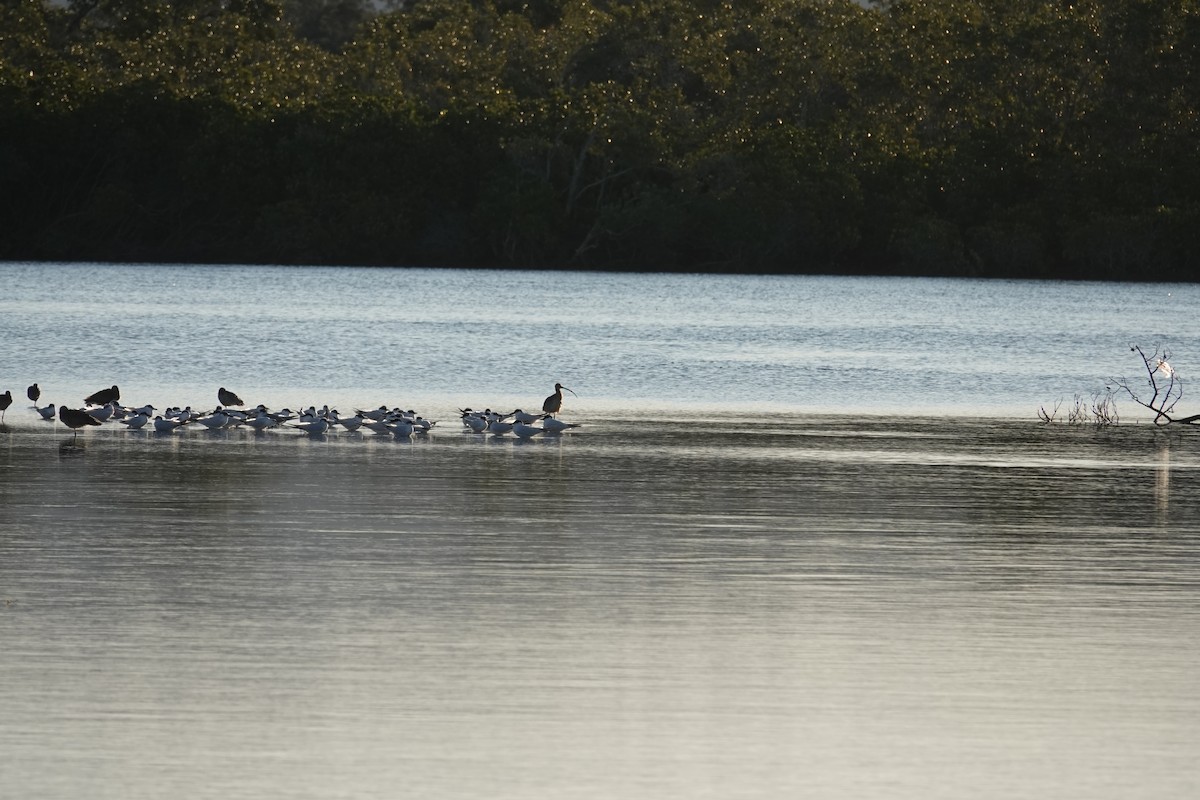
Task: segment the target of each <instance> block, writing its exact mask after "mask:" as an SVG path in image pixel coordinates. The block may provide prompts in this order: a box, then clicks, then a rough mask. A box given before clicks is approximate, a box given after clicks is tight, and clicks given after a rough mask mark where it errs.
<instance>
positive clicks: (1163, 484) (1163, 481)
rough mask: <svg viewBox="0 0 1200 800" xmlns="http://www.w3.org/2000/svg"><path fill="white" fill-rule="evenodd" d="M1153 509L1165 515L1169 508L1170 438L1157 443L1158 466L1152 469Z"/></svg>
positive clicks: (1163, 438)
mask: <svg viewBox="0 0 1200 800" xmlns="http://www.w3.org/2000/svg"><path fill="white" fill-rule="evenodd" d="M1154 510H1155V511H1157V512H1158V513H1159V515H1160V516H1164V517H1165V516H1166V514H1167V512H1169V511H1170V510H1171V440H1170V439H1168V438H1167V437H1165V436H1164V437H1162V439H1161V441H1159V443H1158V466H1157V467H1156V468H1155V470H1154Z"/></svg>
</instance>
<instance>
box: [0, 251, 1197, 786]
mask: <svg viewBox="0 0 1200 800" xmlns="http://www.w3.org/2000/svg"><path fill="white" fill-rule="evenodd" d="M0 285H2V286H3V287H4V289H3V292H2V293H0V391H2V390H3V389H6V388H11V389H12V390H13V394H14V396H15V397H16V398H17V399H16V400H15V401H14V403H13V406H12V407H11V408H10V409H8V411H7V412H6V415H5V424H4V427H3V429H2V430H0V787H3V789H4V791H3V794H4V795H5V796H9V795H11V796H14V797H15V796H22V797H39V798H68V797H70V798H76V797H95V798H152V797H153V798H158V797H163V796H179V797H195V798H258V797H264V796H268V797H281V798H328V797H346V798H373V797H392V796H402V797H439V798H475V797H489V798H493V797H494V798H542V797H547V798H548V797H555V798H558V797H579V798H610V797H637V798H704V797H712V798H775V797H782V796H800V797H822V798H824V797H835V798H840V797H855V798H893V797H901V798H909V797H912V798H958V797H965V796H969V797H997V798H999V797H1005V798H1007V797H1014V796H1030V797H1035V796H1041V797H1060V798H1137V797H1145V798H1151V797H1153V798H1159V797H1182V796H1188V795H1190V794H1192V793H1194V791H1195V789H1196V785H1197V782H1198V781H1200V771H1198V770H1197V767H1196V764H1197V763H1200V758H1198V757H1200V746H1198V745H1197V744H1196V742H1197V740H1198V736H1197V734H1200V681H1198V680H1197V670H1196V666H1195V665H1196V664H1197V663H1198V657H1200V636H1198V635H1197V634H1198V633H1200V558H1198V555H1197V552H1198V551H1197V546H1198V545H1200V500H1198V498H1200V493H1198V491H1197V489H1198V488H1200V487H1198V485H1197V484H1198V482H1200V481H1198V479H1200V472H1198V471H1197V470H1198V467H1200V458H1198V457H1197V453H1198V447H1200V439H1198V438H1197V437H1198V435H1200V434H1197V433H1195V432H1193V431H1191V430H1188V429H1181V430H1172V429H1161V428H1156V427H1155V426H1154V425H1152V424H1149V420H1148V419H1146V418H1145V416H1144V415H1139V414H1138V413H1137V410H1136V409H1135V408H1133V407H1131V406H1130V405H1129V404H1125V405H1124V406H1122V407H1121V408H1120V410H1121V414H1122V421H1121V424H1120V425H1117V426H1115V427H1103V428H1097V427H1093V426H1090V425H1079V426H1069V425H1065V424H1056V425H1042V424H1040V423H1039V422H1038V420H1037V416H1036V410H1037V408H1038V407H1039V406H1041V405H1045V404H1050V403H1053V402H1054V401H1055V400H1056V399H1058V398H1061V397H1068V398H1069V397H1071V396H1072V395H1074V394H1077V393H1082V394H1090V393H1091V392H1093V391H1096V390H1097V389H1099V388H1102V387H1103V386H1104V384H1105V383H1106V382H1109V381H1110V380H1111V379H1112V378H1113V377H1114V376H1128V377H1129V378H1130V379H1131V380H1134V379H1138V378H1139V375H1138V368H1139V367H1140V364H1139V363H1138V362H1137V361H1136V359H1135V360H1133V361H1131V360H1130V356H1131V354H1130V353H1129V350H1128V347H1129V345H1130V344H1133V343H1137V344H1142V345H1143V346H1148V347H1149V348H1150V349H1153V348H1154V347H1155V346H1158V345H1164V346H1169V347H1170V349H1171V350H1172V351H1173V354H1174V356H1173V361H1174V364H1175V366H1176V368H1177V369H1178V370H1179V371H1180V374H1182V375H1184V376H1185V379H1186V376H1187V375H1188V372H1189V368H1190V367H1189V365H1190V364H1191V363H1196V361H1197V359H1200V324H1198V323H1197V321H1196V320H1197V315H1196V314H1195V310H1196V309H1197V307H1198V306H1197V300H1200V291H1198V289H1197V288H1196V287H1193V286H1187V285H1164V284H1146V285H1138V286H1127V285H1111V284H1109V285H1106V284H1058V283H1045V284H1043V283H1032V282H984V281H938V280H915V279H913V280H907V279H901V280H893V279H869V278H860V279H850V278H833V277H824V278H821V277H817V278H769V277H728V276H686V275H685V276H679V275H675V276H672V275H624V276H609V275H598V274H590V273H579V274H570V273H567V274H555V275H541V274H534V273H492V272H472V271H444V272H443V271H426V270H353V269H347V270H327V269H296V268H288V269H284V268H264V267H253V268H251V267H178V266H149V265H137V266H112V265H108V266H98V265H81V264H59V265H53V264H45V265H29V264H7V265H0ZM34 381H38V382H39V384H40V386H41V387H42V389H43V392H44V395H43V398H42V401H41V402H42V403H45V402H64V401H65V402H68V403H69V404H73V405H77V404H78V403H79V401H80V400H81V399H82V397H83V396H84V395H85V394H88V393H90V392H91V391H94V390H96V389H99V388H102V387H104V386H108V385H111V384H112V383H119V384H120V386H121V389H122V399H123V400H125V401H126V402H130V403H141V402H152V403H154V404H155V405H158V406H160V407H163V406H166V405H174V404H180V405H182V404H192V405H195V406H196V407H202V406H208V407H211V406H212V405H213V404H214V403H215V390H216V386H218V385H224V386H228V387H230V388H233V389H235V390H236V391H238V392H239V393H240V394H241V395H242V396H243V398H245V399H246V400H247V401H248V402H251V403H256V402H264V403H267V404H269V405H272V406H282V405H291V406H292V407H293V408H295V407H299V406H303V405H308V404H310V403H315V404H317V405H320V404H321V403H329V404H331V405H338V406H340V407H342V408H343V409H345V408H352V407H354V406H359V407H364V406H366V405H371V406H377V405H380V404H387V405H395V404H399V405H403V406H404V407H410V406H414V407H416V409H417V410H418V411H422V412H423V413H425V414H426V415H427V416H429V417H431V418H437V419H439V424H438V426H437V427H436V428H435V429H434V430H433V432H432V433H430V434H429V435H426V436H418V437H414V438H413V439H411V440H400V441H397V440H395V439H392V438H390V437H376V436H373V435H370V434H368V435H360V434H339V435H327V436H322V437H310V436H307V435H304V434H302V433H300V432H298V431H271V432H267V433H264V434H254V433H251V432H248V431H244V430H230V431H221V432H209V431H200V430H186V431H184V432H181V433H179V434H176V435H169V436H162V435H156V434H152V433H138V432H131V431H126V430H123V429H119V428H118V427H117V426H113V425H111V424H109V425H105V426H103V427H101V428H92V429H88V430H85V431H83V432H81V433H80V434H79V436H78V439H77V440H75V439H74V437H72V435H71V434H70V432H68V431H67V430H66V429H65V428H64V427H63V426H61V425H58V424H54V423H47V422H43V421H41V420H40V419H39V418H37V416H36V415H35V414H34V412H33V411H32V409H31V408H30V405H31V404H30V403H29V402H28V401H26V400H25V398H24V387H25V386H26V385H28V384H29V383H32V382H34ZM555 381H561V382H562V383H564V384H566V385H568V386H570V387H571V388H573V389H575V391H576V393H577V395H578V396H572V395H567V406H566V408H565V409H564V412H563V417H564V419H569V420H571V421H575V422H578V423H581V425H582V427H580V428H578V429H575V430H572V431H570V432H568V433H566V434H563V435H560V436H557V437H551V438H543V437H538V438H535V439H532V440H530V441H528V442H519V441H514V440H512V439H511V438H509V437H500V438H498V437H485V436H476V435H472V434H467V433H464V432H462V428H461V426H460V425H459V424H458V422H457V419H456V411H455V409H457V408H459V407H462V406H466V405H471V406H475V407H479V406H482V405H490V406H492V407H497V408H501V407H503V408H506V409H507V408H508V407H509V406H514V407H515V406H516V405H526V406H537V405H538V404H539V403H540V401H541V398H542V397H543V396H544V395H545V394H547V393H548V392H549V390H550V388H551V387H552V385H553V383H554V382H555ZM1188 399H1189V398H1187V397H1185V403H1186V401H1187V400H1188Z"/></svg>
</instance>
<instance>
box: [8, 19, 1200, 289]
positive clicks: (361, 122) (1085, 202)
mask: <svg viewBox="0 0 1200 800" xmlns="http://www.w3.org/2000/svg"><path fill="white" fill-rule="evenodd" d="M1198 60H1200V0H1129V1H1128V2H1122V3H1110V2H1105V1H1104V0H1082V2H1072V3H1063V2H1048V1H1045V2H1038V1H1036V0H1003V1H1001V0H892V2H886V3H878V4H874V5H870V6H864V5H862V4H860V3H856V2H852V0H748V1H747V2H738V3H733V2H719V0H700V2H695V1H688V0H574V1H564V0H527V1H518V0H409V1H408V2H395V1H393V2H370V0H289V1H288V2H282V1H281V0H184V1H183V2H172V3H163V2H159V0H71V2H68V3H66V4H61V3H59V4H51V3H43V2H41V0H6V1H5V2H4V3H2V4H0V131H3V139H4V143H5V146H4V147H3V148H0V190H2V194H0V204H3V206H2V213H3V219H4V220H5V225H4V226H3V227H2V228H0V258H4V259H87V260H158V261H218V262H223V261H240V262H266V263H333V264H337V263H345V264H433V265H440V264H444V265H455V266H465V265H491V266H521V267H548V268H608V269H670V270H722V271H759V272H799V273H804V272H831V271H832V272H875V273H907V274H942V275H986V276H1021V277H1067V278H1097V279H1130V280H1187V281H1190V280H1195V279H1196V278H1197V270H1196V255H1195V254H1196V253H1198V252H1200V241H1198V239H1200V158H1197V157H1196V155H1195V152H1196V145H1195V143H1196V142H1197V141H1198V140H1200V135H1198V134H1200V111H1198V109H1200V96H1198V95H1200V71H1198V68H1200V64H1198Z"/></svg>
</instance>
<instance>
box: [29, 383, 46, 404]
mask: <svg viewBox="0 0 1200 800" xmlns="http://www.w3.org/2000/svg"><path fill="white" fill-rule="evenodd" d="M25 396H26V397H28V398H29V402H31V403H33V405H34V408H36V407H37V401H38V398H39V397H41V396H42V390H41V389H39V388H38V385H37V384H36V383H35V384H33V385H32V386H30V387H29V388H28V389H26V390H25Z"/></svg>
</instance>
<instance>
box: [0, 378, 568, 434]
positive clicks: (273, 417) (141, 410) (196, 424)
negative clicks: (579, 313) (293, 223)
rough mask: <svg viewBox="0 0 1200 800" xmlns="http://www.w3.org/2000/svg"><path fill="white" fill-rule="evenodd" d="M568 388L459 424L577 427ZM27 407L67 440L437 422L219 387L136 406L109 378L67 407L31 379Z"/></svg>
mask: <svg viewBox="0 0 1200 800" xmlns="http://www.w3.org/2000/svg"><path fill="white" fill-rule="evenodd" d="M564 390H565V391H568V392H571V394H575V393H574V392H573V391H571V390H570V389H568V388H567V387H565V386H563V385H562V384H560V383H556V384H554V394H552V395H550V396H549V397H547V398H546V399H545V401H543V403H542V411H541V413H536V414H535V413H528V412H525V411H523V410H521V409H516V410H515V411H510V412H507V413H504V412H498V411H493V410H492V409H490V408H489V409H484V410H483V411H474V410H472V409H469V408H463V409H459V415H460V419H461V421H462V430H463V431H464V432H465V433H472V434H482V435H491V436H500V437H502V436H506V435H508V434H512V435H513V436H515V437H517V438H518V439H530V438H532V437H534V436H537V435H539V434H551V435H552V434H559V433H562V432H564V431H569V430H573V429H575V428H578V427H581V426H580V424H579V423H574V422H564V421H563V420H561V419H559V418H558V414H559V412H560V411H561V410H562V405H563V396H562V393H563V391H564ZM26 396H28V397H29V399H30V401H32V403H33V409H34V410H35V411H36V412H37V414H38V415H39V416H40V417H41V419H42V420H44V421H46V422H55V421H58V422H61V423H63V424H64V425H66V426H67V427H68V428H70V429H71V430H72V431H73V437H72V441H74V440H75V438H77V437H78V435H79V431H80V430H81V429H83V428H87V427H94V426H101V425H105V424H109V423H112V424H118V425H123V426H125V427H126V428H127V429H128V430H132V431H140V430H144V429H152V430H153V431H154V432H155V433H159V434H167V435H169V434H173V433H176V432H179V431H181V430H184V429H205V430H209V431H218V430H226V429H229V428H250V429H252V430H254V431H258V432H264V431H270V430H296V431H300V432H301V433H304V434H307V435H310V436H321V435H324V434H326V433H333V432H337V431H342V432H347V433H355V432H358V433H363V432H370V433H373V434H376V435H380V436H392V437H394V438H397V439H408V438H411V437H413V436H419V435H422V434H428V433H429V432H430V431H432V430H433V428H434V427H435V426H436V425H437V424H438V423H437V421H435V420H429V419H426V418H425V417H423V416H421V415H420V414H418V413H416V412H415V411H413V410H412V409H408V410H404V409H401V408H389V407H388V406H387V405H381V406H379V407H378V408H375V409H369V410H363V409H355V411H354V414H353V415H352V416H342V415H341V414H339V413H338V411H337V409H335V408H330V407H329V406H328V405H325V406H322V407H321V408H317V407H315V406H310V407H308V408H307V409H304V410H302V411H293V410H291V409H289V408H281V409H276V410H273V409H270V408H268V407H267V406H265V405H261V404H260V405H257V406H253V407H251V408H246V407H245V404H244V403H243V402H242V399H241V398H240V397H239V396H238V395H237V394H235V393H234V392H231V391H229V390H228V389H226V388H225V387H223V386H222V387H221V388H219V389H218V390H217V400H218V403H219V404H218V405H217V406H216V407H215V408H214V409H213V410H211V411H198V410H195V409H193V408H192V407H191V406H186V407H183V408H179V407H172V408H167V409H162V410H161V411H160V409H158V408H156V407H155V406H153V405H143V406H138V407H131V406H125V405H122V404H121V390H120V388H119V387H117V386H116V385H115V384H114V385H113V386H111V387H109V388H107V389H101V390H100V391H98V392H95V393H93V394H91V395H89V396H88V397H86V398H85V399H84V401H83V406H82V407H79V408H71V407H68V406H66V405H59V406H57V410H56V406H55V404H54V403H49V404H47V405H45V406H39V405H38V399H39V398H40V397H41V389H40V388H39V387H38V385H37V384H36V383H35V384H33V385H32V386H30V387H29V388H28V389H27V390H26ZM11 404H12V392H11V390H8V391H5V392H4V393H3V394H0V413H3V412H7V409H8V407H9V406H10V405H11ZM0 419H2V418H0Z"/></svg>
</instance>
